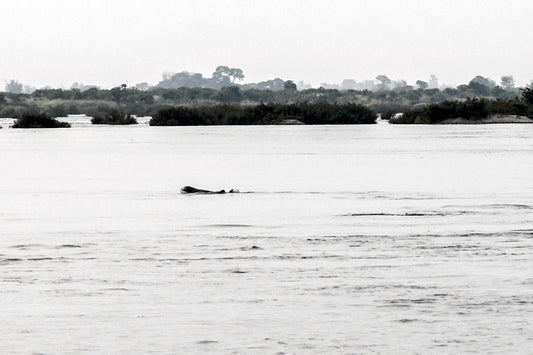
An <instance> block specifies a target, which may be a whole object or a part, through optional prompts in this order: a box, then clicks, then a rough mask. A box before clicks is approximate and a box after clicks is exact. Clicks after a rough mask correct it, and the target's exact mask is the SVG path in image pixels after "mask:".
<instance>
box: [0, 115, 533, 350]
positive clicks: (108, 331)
mask: <svg viewBox="0 0 533 355" xmlns="http://www.w3.org/2000/svg"><path fill="white" fill-rule="evenodd" d="M70 120H71V121H72V122H73V127H72V128H70V129H55V130H54V129H51V130H31V129H30V130H14V129H9V128H7V127H8V126H9V121H8V120H2V121H1V122H0V123H1V124H2V126H3V127H4V129H2V130H0V197H1V203H0V226H1V227H0V306H1V309H2V316H1V322H0V324H1V325H0V352H1V353H14V354H19V353H24V354H26V353H46V354H53V353H84V352H86V353H151V352H152V353H161V352H162V353H198V352H204V351H205V352H217V353H242V352H245V353H326V352H327V353H451V352H460V353H465V352H479V353H528V352H529V349H530V348H531V345H532V344H533V335H532V334H533V293H532V292H531V291H532V290H533V276H532V274H531V270H532V269H533V205H532V203H531V201H533V179H532V178H531V176H532V174H531V171H532V170H531V167H532V166H533V165H532V163H533V129H532V127H533V126H530V125H483V126H481V125H480V126H472V125H467V126H393V125H387V124H378V125H370V126H288V127H281V126H266V127H265V126H262V127H149V126H147V125H146V124H140V125H137V126H129V127H109V126H91V125H90V124H88V122H87V119H84V118H71V119H70ZM143 123H145V121H143ZM183 185H193V186H197V187H201V188H208V189H216V190H218V189H227V190H229V189H231V188H237V189H239V190H240V191H241V192H248V193H241V194H231V195H229V194H228V195H204V196H202V195H193V196H191V195H180V194H179V188H180V187H181V186H183Z"/></svg>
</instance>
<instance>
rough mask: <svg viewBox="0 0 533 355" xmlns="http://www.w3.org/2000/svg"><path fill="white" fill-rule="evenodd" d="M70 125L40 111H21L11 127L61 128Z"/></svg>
mask: <svg viewBox="0 0 533 355" xmlns="http://www.w3.org/2000/svg"><path fill="white" fill-rule="evenodd" d="M63 127H70V123H68V122H61V121H58V120H56V119H55V118H52V117H51V116H49V115H47V114H44V113H41V114H38V115H33V114H29V113H23V114H22V117H21V118H19V119H17V120H16V121H15V123H14V124H13V126H12V128H63Z"/></svg>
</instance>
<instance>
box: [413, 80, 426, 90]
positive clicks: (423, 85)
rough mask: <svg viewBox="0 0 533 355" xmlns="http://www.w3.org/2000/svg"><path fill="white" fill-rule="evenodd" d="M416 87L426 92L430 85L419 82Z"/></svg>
mask: <svg viewBox="0 0 533 355" xmlns="http://www.w3.org/2000/svg"><path fill="white" fill-rule="evenodd" d="M416 86H418V88H419V89H420V90H426V89H427V88H428V83H427V82H425V81H423V80H417V81H416Z"/></svg>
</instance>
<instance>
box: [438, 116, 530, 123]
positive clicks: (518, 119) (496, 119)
mask: <svg viewBox="0 0 533 355" xmlns="http://www.w3.org/2000/svg"><path fill="white" fill-rule="evenodd" d="M497 123H533V120H532V119H531V118H528V117H526V116H517V115H492V116H489V117H487V118H482V119H479V120H467V119H466V118H449V119H447V120H444V121H442V122H439V123H437V124H497Z"/></svg>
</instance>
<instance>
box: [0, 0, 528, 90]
mask: <svg viewBox="0 0 533 355" xmlns="http://www.w3.org/2000/svg"><path fill="white" fill-rule="evenodd" d="M532 18H533V1H531V0H462V1H459V0H440V1H436V0H418V1H416V0H361V1H359V0H344V1H343V0H327V1H325V0H262V1H254V0H248V1H244V0H173V1H172V0H159V1H157V0H46V1H44V0H35V1H30V0H0V36H1V40H0V81H1V82H0V88H3V84H4V81H6V80H10V79H17V80H19V81H21V82H23V83H24V84H30V85H33V86H37V87H42V86H44V85H51V86H54V87H59V86H63V87H67V88H68V87H70V85H71V84H72V83H73V82H82V83H84V84H96V85H100V86H103V87H111V86H116V85H119V84H122V83H126V84H128V85H134V84H136V83H139V82H143V81H147V82H149V83H151V84H156V83H157V82H158V81H160V80H161V75H162V73H163V72H165V71H167V72H179V71H183V70H188V71H192V72H200V73H202V74H204V76H207V77H210V76H211V74H212V72H213V71H214V69H215V67H216V66H218V65H228V66H230V67H239V68H241V69H243V71H244V74H245V76H246V78H245V82H256V81H261V80H266V79H272V78H275V77H281V78H283V79H285V80H287V79H292V80H294V81H299V80H304V81H306V82H309V83H312V84H313V85H315V86H316V85H317V84H319V83H322V82H328V83H340V82H341V81H342V80H343V79H345V78H351V79H356V80H358V81H361V80H363V79H374V78H375V77H376V75H378V74H386V75H388V76H389V77H390V78H391V79H405V80H407V81H408V82H409V83H414V81H416V80H417V79H422V80H427V79H428V77H429V75H430V74H436V75H437V77H438V78H439V79H440V82H441V83H450V84H461V83H467V82H468V81H469V80H470V79H471V78H473V77H474V76H475V75H483V76H489V77H491V78H492V79H494V80H496V81H497V82H499V79H500V77H501V76H502V75H508V74H510V75H514V77H515V80H516V81H517V83H518V84H520V85H524V84H525V83H528V82H529V81H530V80H531V79H533V65H532V64H531V63H532V62H533V61H532V59H533V30H532V27H531V23H532Z"/></svg>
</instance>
